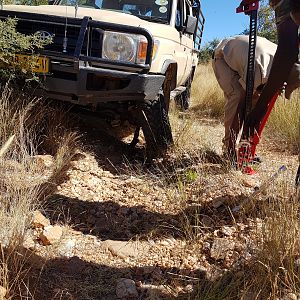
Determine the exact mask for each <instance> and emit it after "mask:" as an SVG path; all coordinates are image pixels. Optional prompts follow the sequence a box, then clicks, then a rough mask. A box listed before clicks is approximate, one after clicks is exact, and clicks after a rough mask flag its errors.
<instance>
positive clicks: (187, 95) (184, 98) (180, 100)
mask: <svg viewBox="0 0 300 300" xmlns="http://www.w3.org/2000/svg"><path fill="white" fill-rule="evenodd" d="M185 88H186V89H185V91H183V92H182V93H181V94H180V95H178V96H177V97H176V98H175V102H176V105H177V107H178V108H179V109H180V110H181V111H185V110H187V109H189V108H190V105H191V90H192V78H191V77H190V78H189V79H188V81H187V82H186V84H185Z"/></svg>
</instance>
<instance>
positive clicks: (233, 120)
mask: <svg viewBox="0 0 300 300" xmlns="http://www.w3.org/2000/svg"><path fill="white" fill-rule="evenodd" d="M212 66H213V70H214V73H215V76H216V78H217V81H218V83H219V85H220V87H221V89H222V90H223V92H224V95H225V108H224V110H225V113H224V126H225V137H224V139H223V144H224V148H225V149H224V150H227V149H228V148H229V149H232V147H233V145H234V143H235V137H236V135H237V133H238V131H239V127H240V124H239V123H240V122H239V117H238V113H239V112H238V107H239V105H240V104H241V103H242V102H244V100H245V94H246V93H245V90H244V89H243V87H242V86H241V84H240V83H239V79H240V76H239V74H238V73H237V72H236V71H234V70H233V69H231V68H230V67H229V66H228V65H227V63H226V62H225V60H224V58H223V57H218V58H214V59H213V61H212ZM232 150H233V149H232Z"/></svg>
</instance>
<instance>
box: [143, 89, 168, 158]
mask: <svg viewBox="0 0 300 300" xmlns="http://www.w3.org/2000/svg"><path fill="white" fill-rule="evenodd" d="M139 125H140V126H141V128H142V130H143V133H144V137H145V141H146V156H147V159H148V160H149V159H152V158H156V157H159V156H161V155H163V153H164V152H165V151H166V150H167V149H168V148H169V147H170V146H171V145H172V144H173V137H172V130H171V126H170V122H169V117H168V112H167V109H166V104H165V99H164V94H163V92H162V91H160V92H159V94H158V96H157V98H156V99H155V100H152V101H146V102H144V103H142V104H141V106H140V110H139Z"/></svg>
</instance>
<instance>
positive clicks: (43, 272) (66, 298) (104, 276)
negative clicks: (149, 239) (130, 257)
mask: <svg viewBox="0 0 300 300" xmlns="http://www.w3.org/2000/svg"><path fill="white" fill-rule="evenodd" d="M18 252H19V253H22V255H23V256H24V257H25V256H26V257H27V262H26V263H27V264H28V265H29V266H30V272H28V273H27V274H26V278H24V279H23V282H26V283H27V286H26V291H23V294H24V293H26V292H28V290H27V289H28V288H29V290H30V291H32V295H31V297H32V298H31V297H29V298H28V296H27V297H26V299H36V300H39V299H51V300H58V299H59V300H91V299H93V300H117V299H120V298H118V297H117V295H116V287H117V285H118V282H119V281H120V279H123V278H124V279H130V280H132V281H131V282H132V284H133V289H134V290H135V291H136V292H137V294H136V296H135V297H123V298H122V299H141V300H142V299H148V300H149V299H151V300H156V299H157V300H159V299H165V300H171V299H175V298H176V299H199V300H200V299H216V298H211V297H212V296H211V295H210V293H211V292H212V293H214V294H215V295H216V294H217V293H216V291H218V293H224V291H223V289H224V286H226V285H227V286H229V284H232V283H234V284H235V286H236V288H235V289H233V291H230V289H228V290H227V291H226V292H227V293H238V279H237V276H236V275H235V274H238V272H237V270H236V271H235V270H232V271H231V272H226V274H225V273H224V274H223V275H222V271H221V269H220V268H215V269H212V270H211V271H210V273H207V272H206V271H204V270H202V269H196V270H194V271H193V272H191V271H190V270H186V269H184V268H175V267H173V268H164V267H157V266H149V265H145V266H134V267H113V266H109V262H108V264H107V265H106V264H97V263H93V262H89V261H85V260H83V259H81V258H79V257H77V256H73V257H71V258H52V259H44V258H42V257H40V256H38V255H36V254H35V253H34V252H31V251H29V250H27V249H23V248H22V249H19V251H18ZM244 272H245V274H246V271H244ZM185 274H189V276H185ZM239 276H240V274H239ZM168 285H169V286H172V287H175V286H177V287H182V288H181V289H180V290H179V291H176V289H170V288H167V286H168ZM185 287H189V292H188V293H187V292H186V290H184V288H185ZM21 290H22V289H21ZM21 290H20V291H21ZM131 290H132V288H131ZM20 291H19V293H20V294H22V292H20ZM123 293H124V292H123ZM205 294H207V296H209V295H210V297H207V298H206V297H205ZM27 295H28V294H27ZM223 295H225V293H224V294H223ZM227 296H229V295H227ZM230 296H233V295H230ZM14 299H19V298H14ZM22 299H23V298H22ZM218 299H225V298H222V297H221V298H218ZM226 299H227V298H226ZM228 299H229V298H228ZM230 299H237V298H234V297H233V298H230Z"/></svg>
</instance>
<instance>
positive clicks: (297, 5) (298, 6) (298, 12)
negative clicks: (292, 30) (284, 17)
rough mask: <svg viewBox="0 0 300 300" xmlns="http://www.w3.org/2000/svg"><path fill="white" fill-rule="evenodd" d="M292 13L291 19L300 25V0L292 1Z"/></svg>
mask: <svg viewBox="0 0 300 300" xmlns="http://www.w3.org/2000/svg"><path fill="white" fill-rule="evenodd" d="M290 1H291V6H292V11H291V17H292V19H293V21H294V22H295V23H296V24H297V25H300V1H299V0H290Z"/></svg>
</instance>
